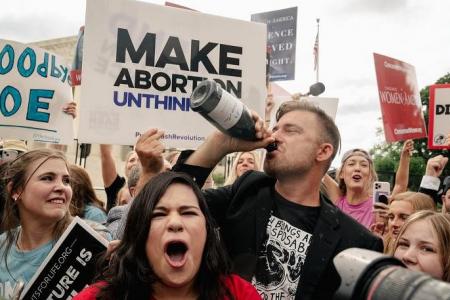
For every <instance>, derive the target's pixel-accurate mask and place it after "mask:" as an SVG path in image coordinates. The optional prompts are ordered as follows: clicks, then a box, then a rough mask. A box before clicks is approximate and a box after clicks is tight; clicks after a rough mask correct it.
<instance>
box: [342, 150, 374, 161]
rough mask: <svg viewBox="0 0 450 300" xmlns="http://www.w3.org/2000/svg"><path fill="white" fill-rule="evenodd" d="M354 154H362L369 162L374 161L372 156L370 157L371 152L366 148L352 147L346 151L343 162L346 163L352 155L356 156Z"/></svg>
mask: <svg viewBox="0 0 450 300" xmlns="http://www.w3.org/2000/svg"><path fill="white" fill-rule="evenodd" d="M354 155H359V156H362V157H364V158H365V159H367V160H368V161H369V162H372V158H371V157H370V154H369V152H367V151H366V150H364V149H359V148H355V149H350V150H348V151H347V152H345V153H344V155H343V156H342V161H341V162H342V163H344V162H345V161H346V160H347V159H348V158H349V157H350V156H354Z"/></svg>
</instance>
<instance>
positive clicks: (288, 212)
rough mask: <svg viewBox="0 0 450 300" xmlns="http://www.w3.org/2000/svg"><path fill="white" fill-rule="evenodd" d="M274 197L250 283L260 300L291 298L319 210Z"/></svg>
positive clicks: (275, 194) (280, 197)
mask: <svg viewBox="0 0 450 300" xmlns="http://www.w3.org/2000/svg"><path fill="white" fill-rule="evenodd" d="M273 197H274V199H275V201H274V202H275V205H274V207H273V210H272V215H271V217H270V219H269V222H268V224H267V229H266V233H267V234H266V239H265V241H264V243H263V245H262V247H261V249H260V250H259V253H258V260H257V265H256V270H255V275H254V277H253V280H252V283H253V285H254V286H255V287H256V289H257V290H258V292H259V293H260V295H261V298H262V299H294V298H295V293H296V291H297V286H298V282H299V279H300V273H301V269H302V267H303V264H304V263H305V259H306V254H307V250H308V247H309V245H310V244H311V239H312V233H313V231H314V227H315V226H316V223H317V219H318V217H319V213H320V207H310V206H304V205H300V204H297V203H293V202H291V201H289V200H286V199H284V198H283V197H282V196H281V195H280V194H278V193H277V192H274V194H273Z"/></svg>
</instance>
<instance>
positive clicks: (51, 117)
mask: <svg viewBox="0 0 450 300" xmlns="http://www.w3.org/2000/svg"><path fill="white" fill-rule="evenodd" d="M69 81H70V77H69V68H68V67H67V65H66V63H65V61H64V60H63V59H62V58H61V57H59V56H57V55H55V54H52V53H50V52H47V51H45V50H43V49H41V48H39V47H36V46H28V45H24V44H21V43H17V42H13V41H7V40H1V39H0V136H1V137H3V138H14V139H24V140H34V141H39V142H47V143H57V144H69V143H71V142H72V140H73V119H72V117H71V116H69V115H67V114H65V113H63V111H62V109H63V106H64V105H65V103H67V102H69V101H71V100H72V90H71V88H70V84H69Z"/></svg>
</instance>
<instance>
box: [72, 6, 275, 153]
mask: <svg viewBox="0 0 450 300" xmlns="http://www.w3.org/2000/svg"><path fill="white" fill-rule="evenodd" d="M84 38H85V39H84V56H83V71H82V78H83V81H82V89H81V103H80V105H79V107H80V114H79V115H80V128H79V129H80V130H79V137H78V138H79V140H80V141H81V142H85V143H109V144H134V142H135V140H136V137H137V136H138V135H139V134H140V133H142V132H144V131H145V130H147V129H148V128H151V127H157V128H161V129H164V130H165V133H166V135H165V137H164V140H163V141H164V143H165V145H166V146H167V147H177V148H195V147H197V146H198V145H199V144H200V143H201V142H202V141H203V140H204V139H205V137H206V136H207V135H208V134H209V133H210V132H211V131H212V129H213V127H212V126H211V125H210V124H209V123H208V122H207V121H206V120H204V119H203V117H201V115H200V114H198V113H196V112H193V111H191V109H190V106H189V103H190V99H189V97H190V95H191V92H192V90H193V87H195V86H196V85H197V84H198V83H199V82H200V81H202V80H204V79H205V78H207V79H212V80H216V81H217V82H219V83H220V84H221V85H222V86H223V87H225V88H226V89H227V90H228V91H229V92H230V93H231V94H233V95H235V96H237V97H238V98H240V99H241V100H242V101H243V103H244V104H245V105H247V106H248V107H249V108H251V109H253V110H255V111H256V112H257V113H258V114H260V115H261V116H262V115H264V104H265V95H266V88H265V51H266V46H265V45H266V26H265V25H264V24H256V23H252V22H246V21H239V20H233V19H228V18H224V17H218V16H212V15H207V14H203V13H199V12H196V11H189V10H184V9H178V8H173V7H164V6H159V5H154V4H148V3H142V2H138V1H117V0H116V1H111V0H88V1H87V9H86V27H85V37H84Z"/></svg>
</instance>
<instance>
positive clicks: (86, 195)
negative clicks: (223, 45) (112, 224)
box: [69, 165, 106, 218]
mask: <svg viewBox="0 0 450 300" xmlns="http://www.w3.org/2000/svg"><path fill="white" fill-rule="evenodd" d="M69 173H70V179H71V180H70V185H71V186H72V192H73V194H72V202H71V205H70V213H71V214H72V216H78V217H80V218H84V209H85V207H86V205H93V206H95V207H97V208H100V209H101V210H103V211H104V212H105V213H106V211H105V209H104V208H103V202H102V201H101V200H100V199H98V198H97V195H96V194H95V190H94V187H93V186H92V181H91V178H90V177H89V174H88V173H87V172H86V170H85V169H83V168H81V167H79V166H77V165H70V166H69Z"/></svg>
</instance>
